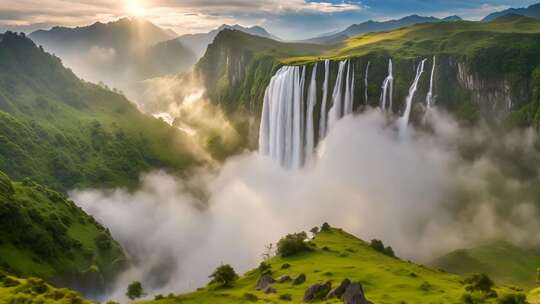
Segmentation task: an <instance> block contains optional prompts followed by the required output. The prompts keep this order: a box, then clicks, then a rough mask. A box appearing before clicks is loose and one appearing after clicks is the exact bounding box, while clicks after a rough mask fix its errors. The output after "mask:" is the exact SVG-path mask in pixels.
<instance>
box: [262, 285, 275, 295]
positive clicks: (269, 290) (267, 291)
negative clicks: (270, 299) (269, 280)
mask: <svg viewBox="0 0 540 304" xmlns="http://www.w3.org/2000/svg"><path fill="white" fill-rule="evenodd" d="M264 293H266V294H270V293H277V290H276V289H275V288H273V287H272V286H268V287H266V289H264Z"/></svg>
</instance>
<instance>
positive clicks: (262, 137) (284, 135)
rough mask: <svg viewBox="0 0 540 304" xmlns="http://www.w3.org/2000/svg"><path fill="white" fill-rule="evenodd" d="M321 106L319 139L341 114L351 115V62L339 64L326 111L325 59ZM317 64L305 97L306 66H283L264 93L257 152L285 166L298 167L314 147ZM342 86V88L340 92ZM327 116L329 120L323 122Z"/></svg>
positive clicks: (327, 63) (326, 69) (310, 155)
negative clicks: (329, 103) (330, 105)
mask: <svg viewBox="0 0 540 304" xmlns="http://www.w3.org/2000/svg"><path fill="white" fill-rule="evenodd" d="M324 65H325V76H324V78H325V79H324V84H323V94H324V95H323V98H322V106H321V125H320V130H319V131H320V134H321V136H320V138H319V140H322V139H323V138H324V137H325V136H326V134H327V132H328V130H327V129H328V128H329V127H330V126H331V125H332V124H333V123H334V122H336V121H337V120H339V119H341V118H342V117H343V116H344V115H351V114H352V112H353V104H354V88H355V84H354V81H355V76H354V65H352V63H351V62H350V60H345V61H341V62H340V63H339V70H338V76H337V79H336V83H335V86H334V91H333V94H332V107H331V109H330V111H329V112H328V113H327V111H326V106H325V103H326V101H327V98H326V97H325V96H327V92H328V82H329V70H330V62H329V61H326V62H325V64H324ZM317 67H318V64H315V66H314V67H313V71H312V73H311V79H310V82H309V87H308V88H307V96H305V95H306V94H304V87H305V86H306V85H308V84H306V75H307V67H306V66H303V67H298V66H284V67H282V68H280V69H279V70H278V71H277V72H276V74H275V75H274V76H273V77H272V78H271V79H270V84H269V85H268V87H267V88H266V91H265V94H264V105H263V110H262V116H261V125H260V130H259V152H260V153H261V154H262V155H268V156H270V157H271V158H272V159H274V160H276V161H277V162H279V163H280V164H281V165H282V166H284V167H286V168H294V169H297V168H301V167H302V166H303V165H304V163H305V161H306V160H308V159H310V158H311V157H312V155H313V152H314V149H315V130H314V121H313V111H314V108H315V105H316V104H317ZM343 88H345V91H344V92H343ZM326 117H328V120H329V123H328V124H327V122H326Z"/></svg>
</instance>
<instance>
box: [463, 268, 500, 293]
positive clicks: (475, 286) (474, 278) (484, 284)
mask: <svg viewBox="0 0 540 304" xmlns="http://www.w3.org/2000/svg"><path fill="white" fill-rule="evenodd" d="M465 284H466V285H467V286H465V290H467V291H469V292H474V291H479V292H481V293H484V294H486V295H493V293H494V290H493V289H492V288H493V286H494V285H495V284H494V283H493V281H492V280H491V279H490V278H489V276H488V275H487V274H485V273H478V274H473V275H471V276H469V277H468V278H466V279H465Z"/></svg>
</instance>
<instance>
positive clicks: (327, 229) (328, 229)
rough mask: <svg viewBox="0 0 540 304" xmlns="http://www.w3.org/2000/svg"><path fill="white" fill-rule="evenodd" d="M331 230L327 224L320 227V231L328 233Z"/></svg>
mask: <svg viewBox="0 0 540 304" xmlns="http://www.w3.org/2000/svg"><path fill="white" fill-rule="evenodd" d="M331 228H332V227H330V225H329V224H328V223H324V224H322V226H321V231H330V229H331Z"/></svg>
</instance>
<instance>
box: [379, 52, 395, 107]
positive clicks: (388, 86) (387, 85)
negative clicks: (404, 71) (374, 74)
mask: <svg viewBox="0 0 540 304" xmlns="http://www.w3.org/2000/svg"><path fill="white" fill-rule="evenodd" d="M393 90H394V71H393V66H392V59H390V60H389V61H388V76H387V77H386V79H384V81H383V85H382V92H381V109H382V110H383V111H385V110H386V109H389V110H390V111H391V110H392V98H393V96H392V95H393ZM388 93H390V94H388ZM387 101H389V106H388V108H387V107H386V106H387Z"/></svg>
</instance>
